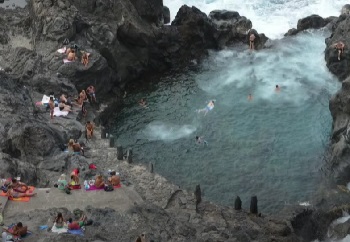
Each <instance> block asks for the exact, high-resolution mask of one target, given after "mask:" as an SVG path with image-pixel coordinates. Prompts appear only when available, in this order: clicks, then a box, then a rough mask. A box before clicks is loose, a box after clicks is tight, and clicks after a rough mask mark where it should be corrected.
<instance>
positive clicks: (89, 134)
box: [85, 121, 94, 139]
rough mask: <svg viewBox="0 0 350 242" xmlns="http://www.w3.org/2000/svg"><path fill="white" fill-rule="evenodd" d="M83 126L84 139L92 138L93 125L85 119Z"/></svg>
mask: <svg viewBox="0 0 350 242" xmlns="http://www.w3.org/2000/svg"><path fill="white" fill-rule="evenodd" d="M85 128H86V139H92V136H93V135H94V125H93V124H92V123H91V122H90V121H87V122H86V125H85Z"/></svg>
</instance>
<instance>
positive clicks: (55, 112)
mask: <svg viewBox="0 0 350 242" xmlns="http://www.w3.org/2000/svg"><path fill="white" fill-rule="evenodd" d="M68 113H69V112H68V111H61V110H60V108H59V107H55V109H54V110H53V116H56V117H59V116H67V115H68Z"/></svg>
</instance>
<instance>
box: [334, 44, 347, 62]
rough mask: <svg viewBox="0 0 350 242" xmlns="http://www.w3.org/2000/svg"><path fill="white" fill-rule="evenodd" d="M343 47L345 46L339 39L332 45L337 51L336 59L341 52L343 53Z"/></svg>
mask: <svg viewBox="0 0 350 242" xmlns="http://www.w3.org/2000/svg"><path fill="white" fill-rule="evenodd" d="M344 47H345V44H344V43H343V42H341V41H339V42H338V43H336V44H335V45H334V48H335V49H336V50H337V51H338V60H340V56H341V54H343V53H344Z"/></svg>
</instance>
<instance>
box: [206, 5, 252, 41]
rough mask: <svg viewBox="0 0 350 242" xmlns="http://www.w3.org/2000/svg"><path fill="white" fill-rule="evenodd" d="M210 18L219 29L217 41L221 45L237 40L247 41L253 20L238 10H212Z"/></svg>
mask: <svg viewBox="0 0 350 242" xmlns="http://www.w3.org/2000/svg"><path fill="white" fill-rule="evenodd" d="M209 18H210V19H211V20H212V21H213V23H214V24H215V26H216V28H217V29H218V33H217V37H216V38H217V41H218V43H219V46H220V47H223V46H227V45H230V44H233V43H235V42H237V41H242V42H245V41H246V36H247V33H248V31H249V30H250V29H251V28H252V22H251V21H250V20H249V19H247V18H246V17H243V16H240V15H239V13H238V12H234V11H226V10H215V11H212V12H210V14H209Z"/></svg>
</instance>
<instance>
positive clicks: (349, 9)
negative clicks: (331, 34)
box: [341, 4, 350, 15]
mask: <svg viewBox="0 0 350 242" xmlns="http://www.w3.org/2000/svg"><path fill="white" fill-rule="evenodd" d="M341 14H342V15H350V4H345V5H344V6H343V7H342V9H341Z"/></svg>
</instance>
